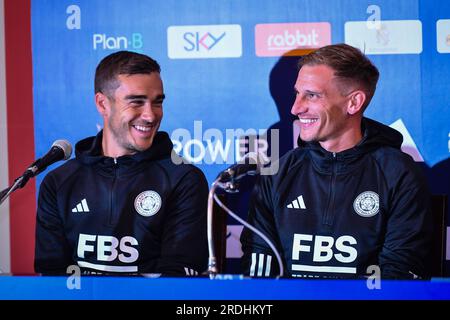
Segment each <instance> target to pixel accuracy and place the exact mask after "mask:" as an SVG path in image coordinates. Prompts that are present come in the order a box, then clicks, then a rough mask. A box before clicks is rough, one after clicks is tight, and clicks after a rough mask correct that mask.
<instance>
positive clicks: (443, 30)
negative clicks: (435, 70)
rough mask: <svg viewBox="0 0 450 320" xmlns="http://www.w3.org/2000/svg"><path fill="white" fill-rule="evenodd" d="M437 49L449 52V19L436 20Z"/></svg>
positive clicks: (440, 51)
mask: <svg viewBox="0 0 450 320" xmlns="http://www.w3.org/2000/svg"><path fill="white" fill-rule="evenodd" d="M436 36H437V39H436V41H437V51H438V52H439V53H450V19H445V20H442V19H441V20H438V21H436Z"/></svg>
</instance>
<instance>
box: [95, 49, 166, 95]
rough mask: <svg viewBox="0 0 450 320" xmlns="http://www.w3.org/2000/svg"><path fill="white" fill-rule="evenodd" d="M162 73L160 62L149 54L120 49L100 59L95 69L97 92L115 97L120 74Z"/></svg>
mask: <svg viewBox="0 0 450 320" xmlns="http://www.w3.org/2000/svg"><path fill="white" fill-rule="evenodd" d="M152 72H158V73H161V67H160V66H159V64H158V62H156V61H155V60H153V59H152V58H150V57H149V56H147V55H144V54H140V53H136V52H131V51H118V52H115V53H112V54H110V55H108V56H106V57H105V58H103V59H102V61H100V63H99V64H98V66H97V68H96V70H95V81H94V87H95V93H97V92H101V93H103V94H105V95H107V96H108V97H109V98H113V92H114V91H115V90H116V89H117V88H118V87H119V83H118V81H117V76H118V75H120V74H126V75H131V74H150V73H152Z"/></svg>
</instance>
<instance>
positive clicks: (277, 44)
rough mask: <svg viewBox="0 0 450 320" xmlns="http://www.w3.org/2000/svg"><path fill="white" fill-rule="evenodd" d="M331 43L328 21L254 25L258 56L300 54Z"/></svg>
mask: <svg viewBox="0 0 450 320" xmlns="http://www.w3.org/2000/svg"><path fill="white" fill-rule="evenodd" d="M329 44H331V27H330V24H329V23H328V22H318V23H268V24H257V25H256V26H255V49H256V55H257V56H258V57H272V56H283V55H289V56H302V55H305V54H307V53H309V52H311V51H312V50H314V49H316V48H320V47H323V46H326V45H329Z"/></svg>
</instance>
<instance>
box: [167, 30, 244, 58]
mask: <svg viewBox="0 0 450 320" xmlns="http://www.w3.org/2000/svg"><path fill="white" fill-rule="evenodd" d="M167 51H168V55H169V58H171V59H207V58H236V57H240V56H241V55H242V31H241V26H240V25H238V24H229V25H208V26H170V27H169V28H167Z"/></svg>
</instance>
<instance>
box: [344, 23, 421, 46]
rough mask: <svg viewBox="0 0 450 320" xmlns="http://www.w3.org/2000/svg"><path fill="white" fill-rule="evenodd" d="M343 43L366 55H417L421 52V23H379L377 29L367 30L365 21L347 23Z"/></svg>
mask: <svg viewBox="0 0 450 320" xmlns="http://www.w3.org/2000/svg"><path fill="white" fill-rule="evenodd" d="M345 43H347V44H349V45H352V46H354V47H357V48H359V49H361V51H363V52H364V53H366V54H408V53H409V54H418V53H421V52H422V22H421V21H420V20H390V21H380V23H379V24H378V27H377V28H373V27H371V28H369V27H368V24H367V21H348V22H346V23H345Z"/></svg>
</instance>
